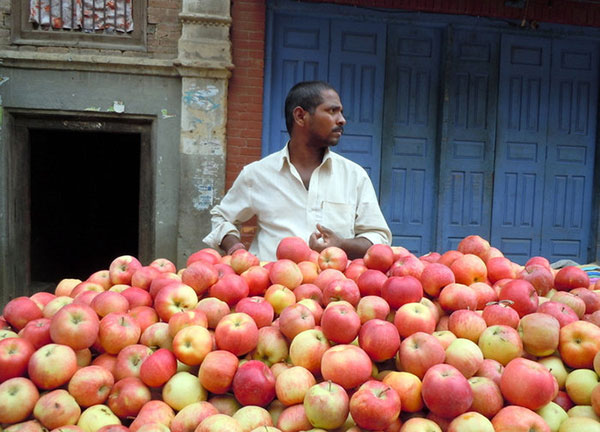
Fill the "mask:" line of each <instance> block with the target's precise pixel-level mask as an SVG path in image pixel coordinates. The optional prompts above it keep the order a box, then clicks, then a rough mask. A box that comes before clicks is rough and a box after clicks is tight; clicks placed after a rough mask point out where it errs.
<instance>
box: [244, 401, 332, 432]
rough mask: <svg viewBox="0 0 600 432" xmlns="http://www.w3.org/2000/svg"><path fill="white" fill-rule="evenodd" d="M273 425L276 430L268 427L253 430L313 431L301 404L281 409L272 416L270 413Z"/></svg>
mask: <svg viewBox="0 0 600 432" xmlns="http://www.w3.org/2000/svg"><path fill="white" fill-rule="evenodd" d="M271 417H272V418H273V423H276V424H277V427H276V428H270V427H269V426H267V427H266V428H265V427H262V428H257V429H253V430H255V431H258V432H271V431H272V432H281V431H308V430H314V429H313V426H312V424H311V423H310V421H309V420H308V417H307V416H306V410H305V409H304V405H303V404H296V405H291V406H288V407H286V406H285V405H284V406H283V407H282V409H281V412H280V413H279V414H278V415H276V416H274V415H273V412H272V411H271ZM317 430H322V429H317Z"/></svg>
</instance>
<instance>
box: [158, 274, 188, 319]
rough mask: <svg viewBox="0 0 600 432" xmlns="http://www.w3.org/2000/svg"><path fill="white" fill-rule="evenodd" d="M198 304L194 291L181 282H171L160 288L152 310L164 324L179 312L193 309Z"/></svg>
mask: <svg viewBox="0 0 600 432" xmlns="http://www.w3.org/2000/svg"><path fill="white" fill-rule="evenodd" d="M197 304H198V295H197V294H196V291H194V289H193V288H192V287H191V286H189V285H186V284H184V283H182V282H171V283H169V284H167V285H165V286H164V287H162V288H161V290H160V291H158V292H157V293H156V297H154V309H156V313H157V314H158V316H159V317H160V319H161V320H162V321H164V322H169V319H170V318H171V317H172V316H173V315H174V314H176V313H177V312H180V311H185V310H190V309H194V308H195V307H196V305H197Z"/></svg>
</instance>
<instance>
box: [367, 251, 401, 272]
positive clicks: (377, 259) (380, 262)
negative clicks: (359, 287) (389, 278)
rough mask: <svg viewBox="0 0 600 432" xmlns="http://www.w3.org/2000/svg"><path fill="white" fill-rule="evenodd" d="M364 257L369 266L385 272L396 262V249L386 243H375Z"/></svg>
mask: <svg viewBox="0 0 600 432" xmlns="http://www.w3.org/2000/svg"><path fill="white" fill-rule="evenodd" d="M363 259H364V263H365V266H367V268H369V269H374V270H379V271H381V272H384V273H385V272H386V271H388V269H389V268H390V266H391V265H392V264H393V263H394V251H393V250H392V248H391V246H388V245H386V244H374V245H372V246H370V247H369V249H367V252H366V253H365V256H364V257H363Z"/></svg>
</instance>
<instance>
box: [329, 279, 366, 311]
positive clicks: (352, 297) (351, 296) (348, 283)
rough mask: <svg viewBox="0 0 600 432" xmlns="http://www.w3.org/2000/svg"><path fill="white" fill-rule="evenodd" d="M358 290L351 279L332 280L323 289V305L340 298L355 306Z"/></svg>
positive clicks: (358, 294)
mask: <svg viewBox="0 0 600 432" xmlns="http://www.w3.org/2000/svg"><path fill="white" fill-rule="evenodd" d="M360 295H361V294H360V290H359V288H358V285H357V284H356V282H354V281H353V280H352V279H338V280H333V281H331V282H330V283H329V284H327V286H325V288H324V289H323V298H322V301H323V305H324V306H327V305H328V304H329V303H331V302H336V301H340V300H344V301H347V302H348V303H350V304H351V305H352V306H354V307H356V305H357V304H358V301H359V300H360Z"/></svg>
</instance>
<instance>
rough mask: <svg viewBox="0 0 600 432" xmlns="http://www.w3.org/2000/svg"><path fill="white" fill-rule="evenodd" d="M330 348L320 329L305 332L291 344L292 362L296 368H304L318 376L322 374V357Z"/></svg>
mask: <svg viewBox="0 0 600 432" xmlns="http://www.w3.org/2000/svg"><path fill="white" fill-rule="evenodd" d="M329 348H330V343H329V340H328V339H327V338H326V337H325V335H324V334H323V332H322V331H321V330H320V329H319V330H317V329H312V330H305V331H303V332H302V333H299V334H298V335H296V337H295V338H294V339H293V340H292V342H291V343H290V346H289V356H290V360H291V362H292V364H293V365H294V366H302V367H304V368H306V369H308V370H309V371H310V372H311V373H312V374H313V375H318V374H320V373H321V360H322V356H323V354H324V353H325V351H327V350H328V349H329Z"/></svg>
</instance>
